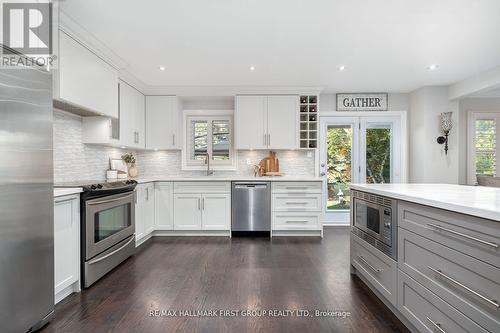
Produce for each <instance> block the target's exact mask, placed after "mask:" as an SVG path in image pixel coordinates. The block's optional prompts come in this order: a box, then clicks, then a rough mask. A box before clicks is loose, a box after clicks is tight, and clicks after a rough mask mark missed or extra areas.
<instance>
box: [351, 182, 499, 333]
mask: <svg viewBox="0 0 500 333" xmlns="http://www.w3.org/2000/svg"><path fill="white" fill-rule="evenodd" d="M351 189H352V190H356V191H363V192H365V193H369V194H373V195H376V196H380V197H386V198H391V199H393V200H394V199H395V200H397V211H396V212H393V213H394V214H395V217H396V216H397V218H395V219H394V220H393V221H395V222H396V223H397V242H396V244H394V245H395V246H397V260H395V259H396V258H395V259H392V258H390V257H389V256H387V255H386V254H384V253H382V252H381V251H379V250H378V249H377V248H376V247H375V246H374V245H373V244H370V243H369V242H368V241H365V240H364V239H362V238H361V237H358V236H357V235H356V234H355V233H351V266H352V273H353V274H356V275H357V276H359V277H360V279H361V280H362V281H364V282H365V283H366V284H367V285H368V287H369V288H370V289H371V290H373V292H374V293H375V294H376V295H377V296H378V297H379V298H380V299H381V300H382V301H383V302H384V303H385V304H386V305H387V306H388V307H389V308H390V309H391V310H392V311H393V312H394V313H395V314H396V316H398V318H400V319H401V321H402V322H403V323H404V324H405V325H406V326H407V327H408V328H409V329H410V330H411V331H412V332H439V333H443V332H447V333H450V332H453V333H455V332H500V248H499V247H500V209H499V206H500V202H499V200H500V189H490V188H481V187H469V186H459V185H437V184H427V185H423V184H392V185H389V184H381V185H368V184H366V185H353V186H352V187H351ZM467 196H469V198H467ZM478 198H481V200H480V201H478ZM488 198H489V199H488ZM468 199H469V202H470V205H469V208H470V210H468V206H467V205H463V206H461V207H460V205H461V202H462V201H463V202H467V201H468ZM485 200H486V201H485ZM488 200H489V202H488ZM353 206H355V204H353ZM495 209H497V211H496V212H495ZM481 210H483V212H481ZM468 211H469V212H470V214H467V212H468ZM495 213H496V214H497V215H498V218H497V217H496V215H495ZM358 215H359V214H358ZM351 217H352V218H351V228H353V229H354V228H356V226H355V225H356V223H355V222H354V223H353V221H354V220H355V219H356V212H355V211H353V212H352V213H351Z"/></svg>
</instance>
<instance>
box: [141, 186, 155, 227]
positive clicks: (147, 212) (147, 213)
mask: <svg viewBox="0 0 500 333" xmlns="http://www.w3.org/2000/svg"><path fill="white" fill-rule="evenodd" d="M145 191H146V193H145V194H146V198H145V200H144V213H143V217H144V234H145V236H148V235H150V234H151V233H152V232H153V230H154V225H155V224H154V219H155V188H154V184H153V183H149V184H147V185H146V188H145Z"/></svg>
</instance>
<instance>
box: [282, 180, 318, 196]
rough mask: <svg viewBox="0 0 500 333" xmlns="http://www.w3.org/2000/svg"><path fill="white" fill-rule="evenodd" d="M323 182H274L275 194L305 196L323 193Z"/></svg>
mask: <svg viewBox="0 0 500 333" xmlns="http://www.w3.org/2000/svg"><path fill="white" fill-rule="evenodd" d="M321 191H322V183H321V182H273V183H272V192H273V193H289V194H304V193H321Z"/></svg>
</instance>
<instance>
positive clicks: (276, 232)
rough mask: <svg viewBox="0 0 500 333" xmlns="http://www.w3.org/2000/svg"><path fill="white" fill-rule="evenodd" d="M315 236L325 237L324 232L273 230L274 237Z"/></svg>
mask: <svg viewBox="0 0 500 333" xmlns="http://www.w3.org/2000/svg"><path fill="white" fill-rule="evenodd" d="M289 236H301V237H302V236H306V237H308V236H315V237H323V230H273V231H272V237H289Z"/></svg>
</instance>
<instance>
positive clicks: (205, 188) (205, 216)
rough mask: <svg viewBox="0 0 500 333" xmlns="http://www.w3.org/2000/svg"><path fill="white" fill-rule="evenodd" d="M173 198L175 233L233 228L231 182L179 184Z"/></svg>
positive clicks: (175, 185) (175, 187)
mask: <svg viewBox="0 0 500 333" xmlns="http://www.w3.org/2000/svg"><path fill="white" fill-rule="evenodd" d="M173 196H174V199H173V206H174V230H179V231H181V230H183V231H193V230H196V231H205V230H212V231H229V230H230V229H231V184H230V183H229V182H197V183H195V182H176V183H174V195H173Z"/></svg>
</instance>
